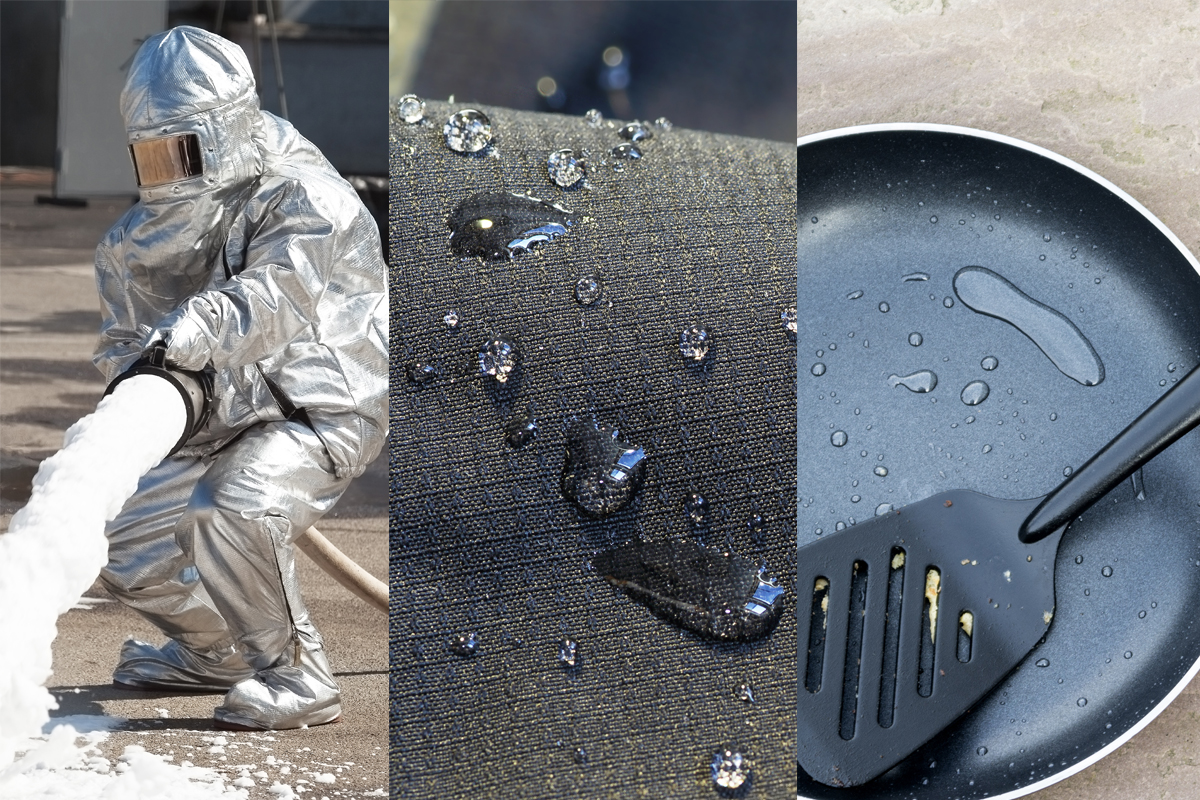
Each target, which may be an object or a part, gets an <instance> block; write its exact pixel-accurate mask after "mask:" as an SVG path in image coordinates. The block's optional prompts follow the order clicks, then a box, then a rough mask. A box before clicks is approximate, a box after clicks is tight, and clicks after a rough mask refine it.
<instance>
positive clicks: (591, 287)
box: [575, 276, 604, 306]
mask: <svg viewBox="0 0 1200 800" xmlns="http://www.w3.org/2000/svg"><path fill="white" fill-rule="evenodd" d="M603 290H604V289H603V287H602V286H601V285H600V281H598V280H596V279H595V278H593V277H591V276H588V277H585V278H580V279H579V280H578V281H577V282H576V283H575V299H576V300H578V301H579V303H580V305H585V306H590V305H591V304H592V303H594V302H596V301H597V300H599V299H600V294H601V292H602V291H603Z"/></svg>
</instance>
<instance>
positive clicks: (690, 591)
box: [592, 539, 785, 641]
mask: <svg viewBox="0 0 1200 800" xmlns="http://www.w3.org/2000/svg"><path fill="white" fill-rule="evenodd" d="M592 564H593V566H594V567H595V568H596V571H597V572H598V573H599V574H600V575H602V576H603V577H604V578H605V579H606V580H608V581H609V582H610V583H612V584H613V585H615V586H617V587H618V588H620V589H622V590H623V591H625V592H626V593H628V594H629V596H630V597H631V598H632V599H633V600H636V601H637V602H639V603H641V604H642V605H644V606H646V607H647V608H649V609H650V611H652V612H653V613H654V614H655V615H656V616H658V617H661V618H663V619H666V620H668V621H670V622H673V623H675V624H677V625H680V626H682V627H684V628H686V629H687V630H690V631H692V632H694V633H697V634H699V635H700V636H703V637H705V638H707V639H715V640H720V641H752V640H754V639H758V638H760V637H762V636H765V635H767V634H768V633H770V632H771V631H772V630H773V629H774V627H775V624H776V623H777V622H778V621H779V618H780V616H781V615H782V613H783V608H784V605H785V603H784V594H785V592H784V589H783V587H781V586H779V585H778V584H776V583H775V582H774V581H773V580H768V579H767V578H766V577H765V575H766V568H765V567H761V568H756V567H755V565H754V563H753V562H752V561H750V560H749V559H747V558H743V557H742V556H740V555H737V554H736V553H734V552H732V551H730V550H728V549H726V550H723V551H717V550H710V549H708V548H705V547H701V546H700V545H699V544H697V543H695V542H693V541H688V540H678V539H673V540H669V541H659V542H643V541H634V542H631V543H629V544H626V545H622V546H620V547H617V548H614V549H612V550H605V551H603V552H601V553H599V554H598V555H596V557H595V558H593V559H592Z"/></svg>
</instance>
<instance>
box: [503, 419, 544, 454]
mask: <svg viewBox="0 0 1200 800" xmlns="http://www.w3.org/2000/svg"><path fill="white" fill-rule="evenodd" d="M537 432H538V424H537V420H536V419H534V418H533V416H532V415H531V414H529V412H525V413H523V414H517V415H516V416H514V417H513V418H512V419H511V420H510V421H509V423H508V427H506V428H505V430H504V440H505V441H506V442H508V444H509V446H510V447H515V448H518V449H519V448H522V447H524V446H525V445H527V444H529V443H530V442H532V441H533V440H534V439H535V438H536V437H537Z"/></svg>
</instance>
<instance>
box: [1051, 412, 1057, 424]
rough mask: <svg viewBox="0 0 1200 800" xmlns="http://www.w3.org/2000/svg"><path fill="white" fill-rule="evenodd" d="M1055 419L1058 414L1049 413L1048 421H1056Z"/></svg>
mask: <svg viewBox="0 0 1200 800" xmlns="http://www.w3.org/2000/svg"><path fill="white" fill-rule="evenodd" d="M1057 419H1058V414H1051V415H1050V421H1051V422H1054V421H1056V420H1057Z"/></svg>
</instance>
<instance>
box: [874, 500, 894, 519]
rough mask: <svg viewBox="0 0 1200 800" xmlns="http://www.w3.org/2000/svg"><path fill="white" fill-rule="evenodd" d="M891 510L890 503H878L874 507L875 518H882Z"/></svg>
mask: <svg viewBox="0 0 1200 800" xmlns="http://www.w3.org/2000/svg"><path fill="white" fill-rule="evenodd" d="M891 510H892V504H891V503H880V504H879V505H877V506H875V516H877V517H882V516H883V515H884V514H888V513H890V512H891Z"/></svg>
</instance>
